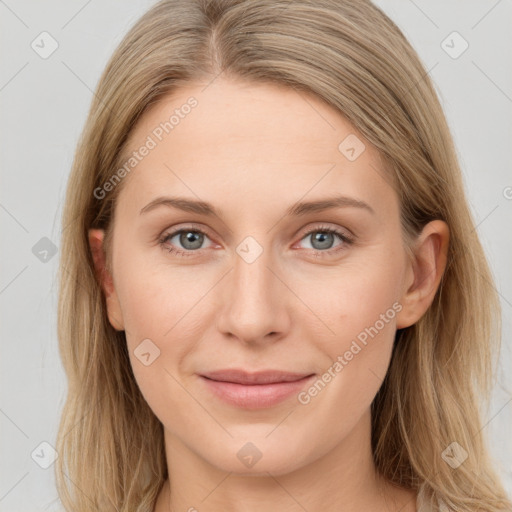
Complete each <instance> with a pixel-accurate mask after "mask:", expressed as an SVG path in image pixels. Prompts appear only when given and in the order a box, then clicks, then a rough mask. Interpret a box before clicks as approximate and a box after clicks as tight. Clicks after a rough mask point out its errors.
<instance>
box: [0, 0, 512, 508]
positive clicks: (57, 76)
mask: <svg viewBox="0 0 512 512" xmlns="http://www.w3.org/2000/svg"><path fill="white" fill-rule="evenodd" d="M376 3H377V4H378V5H379V6H380V7H382V8H383V9H384V11H385V12H386V13H387V14H388V15H389V16H390V17H391V18H392V19H393V20H394V21H395V22H396V23H397V24H398V25H399V26H400V28H401V29H402V30H403V31H404V33H405V35H406V37H408V39H409V40H410V41H411V43H412V44H413V46H414V47H415V48H416V49H417V51H418V52H419V54H420V56H421V58H422V60H423V62H424V64H425V66H426V69H427V70H430V75H431V77H432V79H433V80H434V82H435V84H436V87H437V90H438V94H439V96H440V99H441V102H442V104H443V106H444V109H445V112H446V115H447V117H448V121H449V124H450V127H451V129H452V132H453V136H454V138H455V143H456V146H457V149H458V154H459V156H460V161H461V164H462V168H463V172H464V177H465V182H466V187H467V192H468V195H469V200H470V203H471V207H472V210H473V212H474V215H475V218H476V221H477V223H478V228H477V229H478V233H479V235H480V236H481V239H482V241H483V243H484V245H485V249H486V251H487V255H488V257H489V260H490V263H491V265H492V269H493V272H494V275H495V278H496V283H497V289H498V291H499V293H500V296H501V303H502V307H503V320H504V322H503V327H504V332H503V341H504V346H503V352H502V356H501V368H500V372H499V375H498V378H499V384H498V386H497V387H496V388H495V392H494V395H493V401H492V407H491V410H490V411H489V412H488V413H487V414H486V418H485V427H484V429H485V433H486V435H487V436H488V438H489V441H490V444H491V449H492V454H493V456H494V457H495V458H496V460H497V462H498V464H499V465H500V467H501V471H502V475H503V478H504V481H505V485H506V487H507V490H508V492H509V493H511V494H512V441H511V438H512V436H511V427H510V425H511V424H512V402H511V395H510V394H508V392H507V391H506V390H510V389H512V378H511V375H512V357H511V354H512V343H511V338H512V336H511V335H512V328H511V319H512V268H511V265H510V254H511V252H512V250H511V249H512V229H511V225H512V222H511V221H512V199H511V198H512V188H507V187H512V173H511V160H512V157H511V154H510V147H511V144H510V143H511V134H512V117H511V112H512V69H511V63H512V36H511V27H512V24H511V21H512V3H511V1H510V0H508V1H507V0H500V1H496V0H479V1H477V0H472V1H467V0H466V1H464V2H463V1H462V0H459V1H456V0H451V1H441V0H436V1H432V0H431V1H427V0H421V1H420V0H415V1H412V0H378V1H377V2H376ZM152 4H153V2H152V1H149V0H146V1H142V0H138V1H137V0H130V1H123V2H121V1H120V0H115V1H110V2H108V3H106V2H103V3H100V2H99V1H97V0H96V1H91V0H89V1H86V0H73V1H67V2H65V1H63V0H60V1H48V2H36V1H24V2H15V1H14V0H6V1H2V0H0V22H1V30H0V39H1V40H0V49H1V52H2V54H1V55H2V65H1V70H0V101H1V107H2V111H1V112H2V115H1V118H0V129H1V137H0V140H1V144H2V148H1V171H2V174H1V179H2V181H1V185H2V186H1V195H0V226H1V229H2V231H1V238H2V250H1V254H2V265H1V268H0V305H1V313H2V319H1V324H0V327H1V334H2V337H1V351H2V352H1V358H0V365H1V367H0V378H1V384H2V386H1V388H0V389H1V396H0V446H1V456H0V464H1V473H0V510H2V511H9V512H16V511H23V512H26V511H37V510H46V511H56V510H59V503H58V500H57V494H56V491H55V488H54V479H53V466H50V467H49V468H48V469H42V468H41V467H40V466H39V465H38V464H36V462H34V460H33V458H32V457H31V454H32V453H33V451H34V450H36V454H39V455H40V458H39V460H40V461H43V459H44V458H45V457H48V453H49V449H48V448H47V447H44V445H43V447H40V446H39V445H40V443H41V442H45V441H46V442H48V443H50V444H51V445H54V444H55V436H56V432H57V425H58V420H59V414H60V410H61V407H62V404H63V401H64V397H65V392H66V381H65V378H64V373H63V370H62V367H61V364H60V359H59V355H58V348H57V338H56V304H57V286H56V271H57V266H58V257H59V256H58V253H57V254H56V255H55V256H53V257H50V256H51V253H49V254H48V256H47V258H48V261H46V262H43V261H41V260H40V259H39V258H38V257H36V255H35V254H34V253H33V247H34V246H35V245H36V244H37V243H38V242H39V241H40V240H41V238H43V237H47V238H48V239H50V240H51V241H52V242H53V244H55V245H56V246H57V248H58V246H59V243H60V230H61V224H60V215H61V210H62V204H63V199H64V192H65V186H66V181H67V178H68V175H69V170H70V166H71V163H72V158H73V153H74V149H75V145H76V142H77V139H78V136H79V134H80V132H81V130H82V126H83V123H84V121H85V117H86V113H87V111H88V108H89V105H90V101H91V98H92V94H93V93H92V91H93V90H94V88H95V86H96V84H97V81H98V79H99V76H100V73H101V71H102V70H103V68H104V66H105V64H106V62H107V59H108V58H109V56H110V55H111V53H112V51H113V50H114V48H115V46H116V45H117V44H118V43H119V42H120V40H121V38H122V37H123V35H124V34H125V33H126V32H127V30H128V29H129V27H130V26H131V25H132V24H133V22H134V21H135V20H136V19H137V18H138V17H139V16H140V15H141V14H142V13H143V12H144V11H145V10H146V9H147V8H148V7H149V6H150V5H152ZM43 31H47V32H49V33H50V34H51V36H52V37H53V38H55V40H56V41H57V42H58V45H59V46H58V49H57V50H56V51H55V52H54V53H53V54H52V55H51V56H50V57H48V58H47V59H43V58H41V57H40V56H39V55H38V54H37V53H36V52H35V51H34V50H33V49H32V48H31V43H32V41H33V40H35V39H36V38H37V37H38V36H39V34H41V32H43ZM453 31H457V32H459V33H460V35H461V36H462V37H463V38H464V39H465V40H466V41H467V42H468V44H469V47H468V49H467V50H466V51H465V52H464V53H462V55H460V56H459V57H458V58H456V59H454V58H452V57H451V56H450V55H448V54H447V53H446V52H445V51H444V49H443V47H442V46H441V43H442V41H443V40H445V39H446V37H447V36H448V35H449V34H451V33H452V32H453ZM450 41H451V39H448V40H447V43H445V44H449V45H452V46H454V50H452V51H456V50H457V49H458V48H459V49H460V48H461V47H460V46H458V45H459V44H460V41H457V40H455V42H454V43H453V44H452V43H451V42H450ZM39 243H43V242H39ZM36 247H38V246H36ZM36 252H37V251H36ZM41 450H42V451H41ZM41 454H44V456H43V455H41ZM34 457H35V456H34ZM35 458H36V457H35Z"/></svg>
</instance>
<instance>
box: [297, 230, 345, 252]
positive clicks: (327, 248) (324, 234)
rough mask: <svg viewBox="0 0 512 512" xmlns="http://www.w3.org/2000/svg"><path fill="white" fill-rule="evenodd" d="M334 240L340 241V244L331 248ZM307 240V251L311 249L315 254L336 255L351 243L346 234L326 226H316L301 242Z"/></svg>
mask: <svg viewBox="0 0 512 512" xmlns="http://www.w3.org/2000/svg"><path fill="white" fill-rule="evenodd" d="M336 238H338V240H340V243H339V244H338V245H337V246H334V247H333V244H334V243H335V241H336ZM307 239H309V240H310V246H311V247H309V249H312V250H313V251H315V252H316V253H317V254H320V253H337V252H338V251H340V250H343V249H345V248H346V246H347V245H350V244H352V243H353V240H352V238H351V237H350V236H349V235H348V234H346V233H344V232H342V231H340V230H338V229H336V228H332V227H327V226H317V227H315V228H314V229H312V230H309V231H308V232H307V233H306V235H305V236H304V237H302V239H301V240H307ZM322 256H323V254H322Z"/></svg>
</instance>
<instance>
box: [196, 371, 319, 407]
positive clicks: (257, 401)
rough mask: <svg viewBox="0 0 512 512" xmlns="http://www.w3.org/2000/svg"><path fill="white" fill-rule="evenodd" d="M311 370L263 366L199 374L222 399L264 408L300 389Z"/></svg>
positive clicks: (213, 392) (231, 403)
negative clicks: (297, 371) (263, 368)
mask: <svg viewBox="0 0 512 512" xmlns="http://www.w3.org/2000/svg"><path fill="white" fill-rule="evenodd" d="M314 376H315V374H314V373H309V374H306V373H292V372H284V371H280V370H265V371H260V372H256V373H249V372H246V371H244V370H219V371H215V372H208V373H203V374H201V375H199V377H200V378H201V380H202V381H203V382H204V383H205V385H206V387H207V388H208V390H209V391H210V392H211V393H212V394H213V395H214V396H216V397H217V398H219V399H220V400H222V401H223V402H227V403H228V404H230V405H234V406H236V407H240V408H244V409H265V408H269V407H272V406H274V405H277V404H278V403H281V402H283V401H284V400H286V399H287V398H290V397H291V396H292V395H294V394H297V393H299V392H300V391H301V389H302V388H304V386H305V385H306V384H307V383H309V382H310V381H311V380H312V379H313V377H314Z"/></svg>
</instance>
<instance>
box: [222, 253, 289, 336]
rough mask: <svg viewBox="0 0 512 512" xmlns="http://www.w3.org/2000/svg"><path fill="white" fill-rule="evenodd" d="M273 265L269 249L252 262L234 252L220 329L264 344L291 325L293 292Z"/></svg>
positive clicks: (223, 297)
mask: <svg viewBox="0 0 512 512" xmlns="http://www.w3.org/2000/svg"><path fill="white" fill-rule="evenodd" d="M275 267H276V266H275V264H273V261H272V257H271V255H270V251H268V250H263V252H262V253H261V254H260V255H259V256H258V257H257V258H256V259H255V260H254V261H252V262H250V260H246V259H244V258H243V257H241V256H240V255H239V254H238V253H236V254H235V255H234V264H233V268H232V270H231V271H230V272H229V274H228V275H227V276H226V278H225V279H224V280H223V281H225V282H224V284H223V286H221V295H222V297H221V301H222V302H221V304H222V305H221V307H220V308H219V309H220V310H219V311H218V314H217V328H218V329H219V331H220V332H221V333H222V334H224V335H225V336H230V337H234V338H237V339H238V340H239V341H241V342H243V343H246V344H251V345H254V344H262V343H263V344H264V343H267V342H269V341H277V340H278V339H280V338H282V337H283V336H284V335H285V334H286V333H287V332H288V330H289V328H290V324H291V322H290V314H289V309H288V307H289V304H290V295H293V294H292V293H291V292H290V290H289V289H288V288H287V286H286V284H285V283H284V282H283V281H284V279H283V277H282V276H280V275H279V274H280V272H279V271H278V269H276V268H275Z"/></svg>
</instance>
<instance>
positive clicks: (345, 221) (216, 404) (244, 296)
mask: <svg viewBox="0 0 512 512" xmlns="http://www.w3.org/2000/svg"><path fill="white" fill-rule="evenodd" d="M205 85H206V84H195V85H190V86H187V88H183V89H181V90H179V91H178V92H176V93H174V94H173V95H172V96H169V97H167V98H166V99H165V100H163V101H161V102H160V103H158V104H155V105H153V106H152V107H151V109H150V110H148V111H147V112H146V113H145V114H144V116H143V117H142V118H141V120H140V121H139V122H138V124H137V126H136V127H135V129H134V131H133V132H132V133H131V136H130V139H129V153H132V152H133V151H138V152H139V156H141V154H142V153H145V156H141V158H140V161H139V160H137V164H136V165H135V166H134V167H133V169H132V170H131V171H130V173H129V174H128V175H127V176H126V177H124V178H123V179H124V180H126V181H125V182H124V183H123V188H122V191H121V193H120V195H119V199H118V202H117V205H116V210H115V224H114V235H113V246H112V251H113V252H112V264H113V274H112V277H113V289H112V293H111V294H110V296H109V299H108V305H109V317H110V319H111V322H112V324H113V325H114V326H115V327H116V328H118V329H124V330H125V331H126V337H127V343H128V348H129V352H130V358H131V364H132V367H133V371H134V374H135V377H136V379H137V382H138V385H139V387H140V389H141V392H142V393H143V395H144V397H145V399H146V400H147V402H148V404H149V405H150V407H151V408H152V410H153V411H154V413H155V415H156V416H157V417H158V418H159V420H160V421H161V422H162V423H163V425H164V428H165V431H166V436H167V437H166V438H167V439H172V440H173V442H174V443H175V445H176V446H178V445H179V446H182V447H186V448H187V449H189V450H190V451H192V452H194V453H195V454H196V455H197V456H198V457H201V458H202V459H203V460H205V461H207V462H208V463H210V464H212V465H214V466H216V467H217V468H221V469H222V470H224V471H232V472H236V473H249V472H251V473H263V472H266V471H270V472H272V473H273V474H280V473H282V472H285V471H291V470H293V469H296V468H299V467H301V466H304V465H305V464H308V463H311V462H313V461H315V460H316V459H318V458H319V457H321V456H322V455H324V454H327V453H329V452H332V450H334V449H335V448H336V447H339V446H341V445H342V444H343V443H344V442H347V439H349V438H350V436H351V435H353V434H354V432H357V430H358V429H360V428H361V425H362V424H363V420H364V421H367V419H368V414H369V408H370V405H371V402H372V400H373V398H374V396H375V394H376V393H377V391H378V389H379V387H380V385H381V382H382V379H383V378H384V376H385V374H386V371H387V368H388V364H389V360H390V355H391V350H392V346H393V341H394V336H395V332H396V329H397V327H402V326H404V325H403V324H404V323H406V322H407V319H406V316H407V311H408V307H407V306H406V305H405V304H404V303H403V302H402V301H403V299H404V295H405V293H406V291H407V289H408V287H409V286H410V285H411V282H412V274H411V271H410V267H409V265H408V260H407V257H406V251H405V249H404V246H403V241H402V232H401V226H400V220H399V201H398V198H397V195H396V193H395V191H394V190H393V188H392V187H391V186H390V184H389V182H388V180H387V179H385V176H386V174H385V171H384V169H383V167H382V162H381V161H380V159H379V155H378V153H377V151H376V150H375V149H374V148H372V147H371V146H370V144H369V143H368V142H367V141H365V140H364V139H363V137H362V135H360V134H359V133H358V132H357V131H356V130H355V128H354V127H353V126H351V125H350V124H349V123H348V122H347V121H346V120H345V119H344V118H343V117H342V116H341V115H340V114H339V113H337V112H336V111H335V110H333V109H331V108H330V107H329V106H327V105H325V104H324V103H322V102H321V101H320V100H319V99H317V98H316V97H314V96H309V95H306V94H304V93H300V94H298V93H297V92H296V91H294V90H292V89H288V88H284V87H280V86H276V85H262V84H247V83H239V82H234V81H228V80H221V79H217V80H215V81H214V82H213V83H212V84H210V85H209V86H208V87H206V88H205ZM191 97H193V98H195V101H193V102H190V101H189V103H188V105H192V103H193V104H194V106H193V107H190V108H186V107H184V105H187V100H189V98H191ZM176 109H177V110H178V113H177V114H176ZM173 114H176V115H175V117H174V120H173V122H174V124H173V126H172V129H169V125H165V124H163V125H162V124H161V123H165V122H166V121H169V118H170V117H171V116H172V115H173ZM162 126H165V127H166V128H167V131H168V133H167V132H166V131H165V129H163V128H162ZM158 128H160V129H158ZM148 137H149V138H148ZM150 139H151V141H150ZM363 144H364V146H363ZM144 145H146V147H149V150H148V151H144V150H141V151H139V150H140V148H141V147H142V146H144ZM158 198H160V199H162V198H173V199H174V200H176V201H175V202H174V203H173V202H172V201H168V202H160V203H158V202H157V203H155V202H154V201H155V200H158ZM180 201H181V202H180ZM323 201H332V204H330V206H329V207H328V208H327V207H326V208H321V206H322V202H323ZM196 202H200V203H201V204H199V206H198V205H196V206H193V205H192V206H191V204H190V203H196ZM202 203H208V205H209V208H207V207H205V205H204V204H202ZM302 203H306V205H303V204H302ZM308 203H311V204H310V205H309V207H308V206H307V204H308ZM315 204H316V206H315ZM180 205H181V206H182V208H180V207H179V206H180ZM301 205H302V206H301ZM323 206H327V205H326V204H324V205H323ZM210 209H211V210H212V211H213V213H212V212H211V211H210ZM401 324H402V325H401ZM233 369H236V370H244V371H245V372H247V373H248V374H250V375H249V376H248V377H247V375H246V377H247V378H249V379H250V378H251V377H254V375H253V374H254V373H255V372H261V371H263V370H272V371H278V372H291V373H293V374H294V375H293V376H288V378H289V379H291V381H290V380H289V381H288V382H287V383H284V382H283V379H286V377H283V375H278V374H275V373H274V374H273V375H267V378H268V379H267V380H268V381H271V382H273V384H269V383H267V384H262V383H260V384H254V383H253V384H252V385H248V384H247V383H246V384H240V383H238V384H237V383H233V381H238V382H240V375H227V376H226V375H224V376H222V375H220V377H219V375H217V378H219V379H220V380H221V381H224V382H219V381H214V380H210V379H208V378H205V375H206V374H209V375H210V377H211V376H212V375H213V374H212V372H216V371H220V370H233ZM214 377H215V376H214ZM242 377H243V375H242ZM301 377H304V378H301ZM227 381H230V382H231V383H228V382H227ZM364 424H365V425H366V424H367V422H366V423H364ZM248 443H251V444H248ZM241 450H242V451H241ZM244 450H245V451H244ZM258 452H259V453H260V454H261V459H260V460H259V461H258V462H257V464H256V465H255V467H254V469H252V468H251V467H250V463H247V464H245V463H241V461H242V462H243V460H242V459H244V457H247V455H256V457H258V456H259V455H258ZM290 454H293V457H290ZM244 460H245V459H244Z"/></svg>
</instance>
